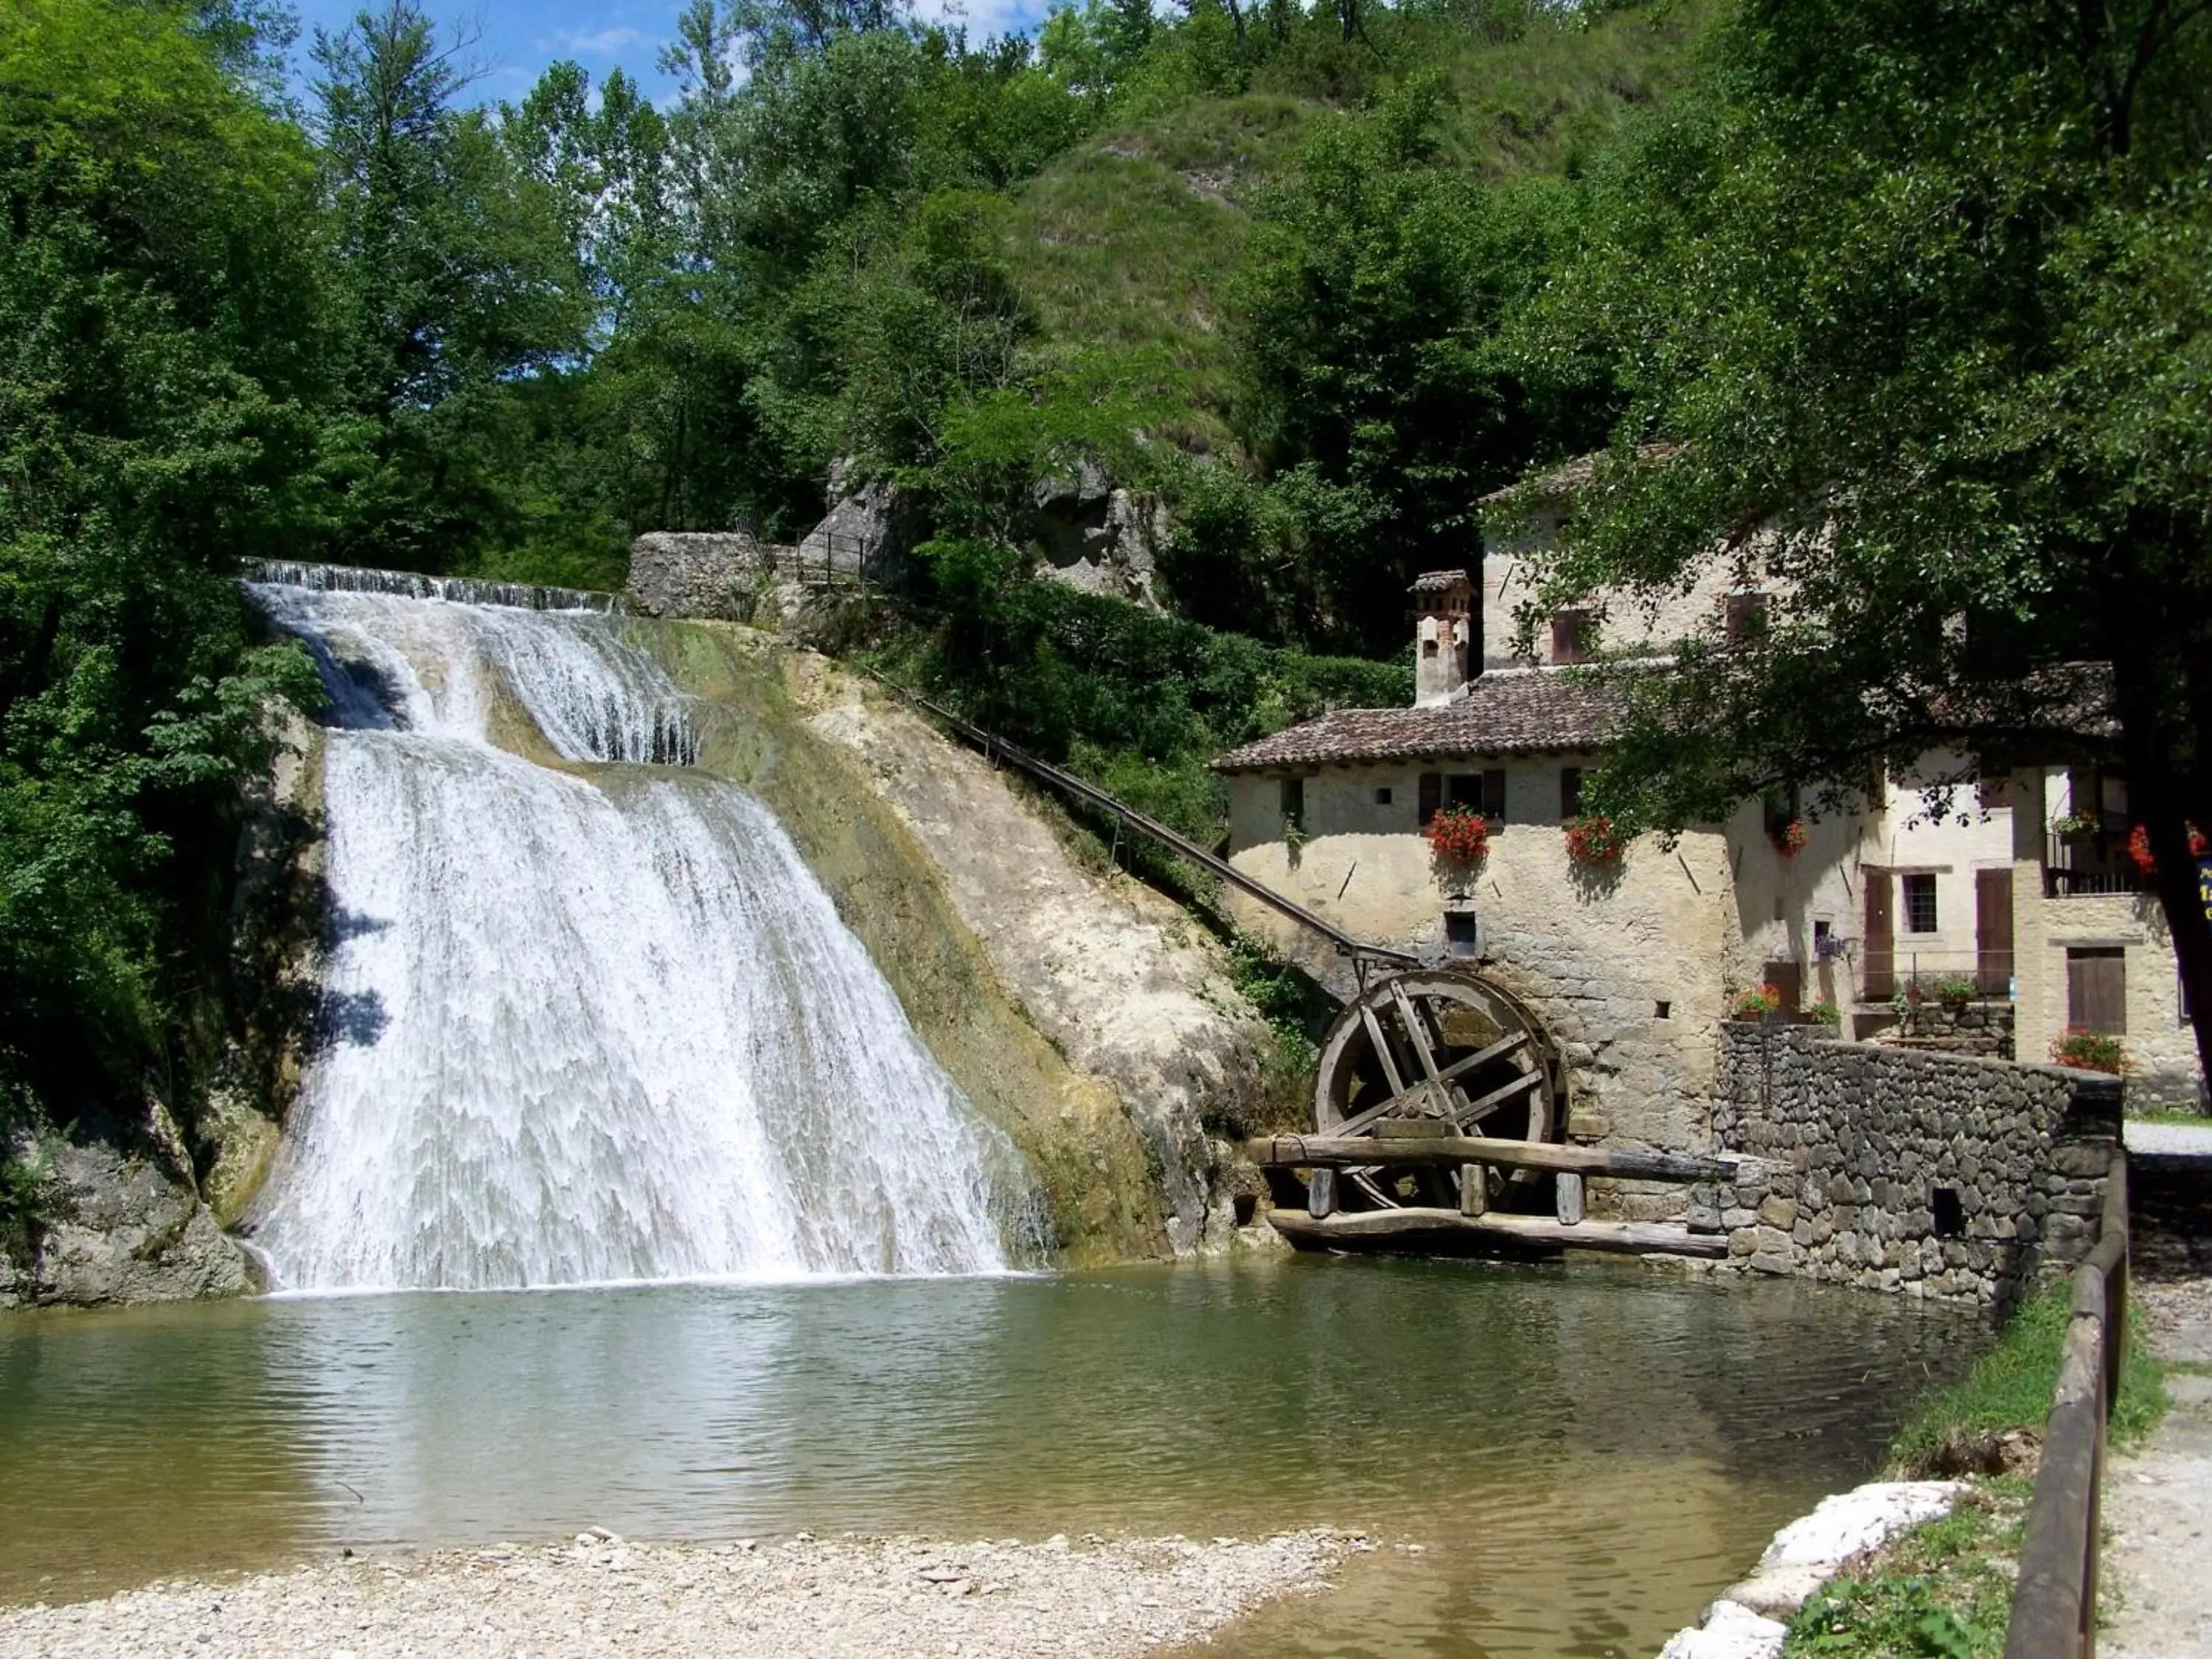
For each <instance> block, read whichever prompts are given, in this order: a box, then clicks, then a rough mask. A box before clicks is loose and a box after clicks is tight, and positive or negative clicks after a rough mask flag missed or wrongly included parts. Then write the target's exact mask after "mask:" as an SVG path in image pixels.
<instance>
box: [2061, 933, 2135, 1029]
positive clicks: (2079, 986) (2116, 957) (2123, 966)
mask: <svg viewBox="0 0 2212 1659" xmlns="http://www.w3.org/2000/svg"><path fill="white" fill-rule="evenodd" d="M2066 1023H2067V1024H2069V1025H2078V1026H2080V1027H2081V1029H2082V1030H2085V1031H2101V1032H2103V1033H2104V1034H2105V1035H2106V1036H2126V1035H2127V1030H2128V953H2127V952H2126V951H2124V950H2118V949H2109V950H2108V949H2098V950H2093V951H2068V952H2067V953H2066Z"/></svg>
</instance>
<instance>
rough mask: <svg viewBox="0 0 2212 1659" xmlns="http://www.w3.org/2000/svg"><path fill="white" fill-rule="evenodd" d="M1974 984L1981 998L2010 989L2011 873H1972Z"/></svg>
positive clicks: (1988, 871)
mask: <svg viewBox="0 0 2212 1659" xmlns="http://www.w3.org/2000/svg"><path fill="white" fill-rule="evenodd" d="M1974 981H1975V983H1976V984H1978V986H1979V987H1981V992H1982V994H1983V995H1984V996H1985V997H1997V996H2003V995H2004V994H2006V993H2007V992H2008V991H2010V990H2011V989H2012V872H2011V871H2009V870H1977V871H1975V872H1974Z"/></svg>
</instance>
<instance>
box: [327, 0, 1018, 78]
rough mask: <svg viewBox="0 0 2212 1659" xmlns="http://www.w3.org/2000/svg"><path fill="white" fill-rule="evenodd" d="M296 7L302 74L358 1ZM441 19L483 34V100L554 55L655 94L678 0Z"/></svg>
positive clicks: (437, 4)
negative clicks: (320, 34)
mask: <svg viewBox="0 0 2212 1659" xmlns="http://www.w3.org/2000/svg"><path fill="white" fill-rule="evenodd" d="M294 3H295V6H296V7H297V9H298V10H299V14H300V29H301V33H300V44H299V47H298V58H299V71H300V74H301V79H302V80H303V81H304V80H305V79H306V76H307V45H308V42H309V41H310V40H313V34H314V30H315V27H316V25H318V24H320V25H321V26H322V27H325V28H327V29H331V30H333V31H335V30H337V29H341V28H343V27H345V25H346V23H347V22H348V21H349V20H350V19H351V18H352V16H353V15H354V14H355V13H356V11H358V10H360V9H361V7H362V0H294ZM425 5H426V9H428V11H429V13H430V15H432V16H433V17H435V18H436V19H438V20H439V21H440V22H441V23H445V24H447V25H453V24H457V23H466V24H471V25H472V26H474V27H476V28H477V30H478V31H479V32H480V33H481V35H482V37H483V38H482V39H481V40H480V41H479V42H478V44H477V48H476V52H475V57H476V59H477V65H478V67H480V68H481V69H482V70H483V76H482V78H481V79H479V80H478V81H477V83H476V85H475V86H474V87H473V88H471V95H472V96H473V97H475V98H477V99H480V100H486V101H491V100H499V99H502V98H504V99H509V100H513V99H516V98H520V96H521V95H522V94H524V93H525V92H527V91H528V90H529V89H530V87H531V84H532V82H535V81H536V80H537V79H538V74H539V72H540V71H541V70H544V67H545V66H546V65H547V64H550V63H552V62H553V61H554V60H555V59H556V58H574V59H575V60H576V61H577V62H578V63H580V64H582V65H583V66H584V67H585V68H586V70H590V71H591V75H592V83H593V84H594V85H597V84H598V82H599V81H600V79H601V78H602V77H604V76H605V74H606V72H607V71H608V70H611V69H615V68H617V67H619V68H621V69H622V70H625V71H626V72H627V73H629V75H630V76H632V77H634V78H635V79H636V80H637V81H639V82H641V83H642V84H643V85H644V86H645V88H647V91H648V92H649V93H651V94H653V96H654V97H656V98H657V97H660V96H662V95H663V94H666V93H667V92H668V91H670V90H671V82H669V81H668V80H667V79H666V77H665V76H662V75H661V73H660V72H659V70H657V69H656V68H654V67H653V59H654V58H656V57H658V56H659V49H660V45H661V42H663V41H664V40H669V39H671V37H673V35H674V34H675V33H676V15H677V12H678V10H679V9H681V7H682V5H683V0H425ZM915 9H916V10H917V12H918V13H920V14H921V15H923V16H926V17H944V16H956V17H959V18H962V19H963V20H964V21H966V23H967V25H968V29H969V33H970V34H971V35H979V36H980V35H986V34H997V33H1004V32H1006V30H1008V29H1009V28H1014V29H1022V30H1024V31H1033V30H1034V29H1035V28H1036V24H1037V22H1038V21H1039V20H1040V19H1042V17H1043V15H1044V13H1045V10H1046V8H1045V6H1044V4H1043V3H1042V0H951V3H946V0H918V3H917V5H916V8H915Z"/></svg>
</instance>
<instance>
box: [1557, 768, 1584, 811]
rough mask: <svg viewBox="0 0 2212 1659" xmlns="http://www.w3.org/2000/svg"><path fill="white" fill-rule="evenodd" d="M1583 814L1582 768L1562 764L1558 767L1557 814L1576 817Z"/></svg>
mask: <svg viewBox="0 0 2212 1659" xmlns="http://www.w3.org/2000/svg"><path fill="white" fill-rule="evenodd" d="M1582 815H1583V769H1582V768H1581V767H1579V766H1562V767H1561V768H1560V769H1559V816H1560V817H1563V818H1578V817H1581V816H1582Z"/></svg>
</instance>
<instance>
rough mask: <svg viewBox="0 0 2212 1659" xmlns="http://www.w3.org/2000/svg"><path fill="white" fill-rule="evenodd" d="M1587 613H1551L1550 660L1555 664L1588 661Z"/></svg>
mask: <svg viewBox="0 0 2212 1659" xmlns="http://www.w3.org/2000/svg"><path fill="white" fill-rule="evenodd" d="M1552 660H1553V663H1555V664H1559V665H1565V664H1571V663H1579V662H1588V661H1589V611H1582V610H1577V609H1568V610H1565V611H1553V613H1552Z"/></svg>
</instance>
